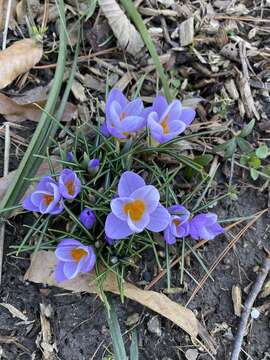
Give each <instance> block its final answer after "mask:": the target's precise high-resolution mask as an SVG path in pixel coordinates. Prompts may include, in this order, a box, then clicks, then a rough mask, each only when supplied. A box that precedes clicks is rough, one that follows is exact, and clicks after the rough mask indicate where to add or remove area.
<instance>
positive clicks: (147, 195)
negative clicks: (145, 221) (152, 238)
mask: <svg viewBox="0 0 270 360" xmlns="http://www.w3.org/2000/svg"><path fill="white" fill-rule="evenodd" d="M130 197H131V198H132V199H134V200H142V201H143V203H144V205H145V211H146V212H148V213H149V214H151V213H152V212H153V211H155V210H156V208H157V206H158V204H159V199H160V195H159V192H158V190H157V189H156V188H155V187H154V186H152V185H146V186H143V187H141V188H139V189H137V190H135V191H134V192H133V193H132V194H131V195H130Z"/></svg>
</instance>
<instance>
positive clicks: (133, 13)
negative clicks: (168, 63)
mask: <svg viewBox="0 0 270 360" xmlns="http://www.w3.org/2000/svg"><path fill="white" fill-rule="evenodd" d="M121 3H122V4H123V6H124V8H125V10H126V11H127V13H128V15H129V16H130V18H131V19H132V21H133V22H134V24H135V25H136V27H137V28H138V30H139V32H140V33H141V36H142V39H143V41H144V43H145V45H146V46H147V48H148V50H149V52H150V55H151V56H152V59H153V61H154V64H155V66H156V69H157V72H158V74H159V76H160V79H161V82H162V86H163V90H164V95H165V96H166V98H167V100H168V102H170V101H171V100H172V97H171V94H170V89H169V85H168V79H167V76H166V74H165V72H164V69H163V67H162V65H161V63H160V60H159V57H158V53H157V50H156V48H155V45H154V43H153V41H152V39H151V36H150V35H149V33H148V30H147V28H146V26H145V24H144V22H143V19H142V17H141V15H140V14H139V12H138V10H137V9H136V7H135V5H134V4H133V2H132V1H131V0H121Z"/></svg>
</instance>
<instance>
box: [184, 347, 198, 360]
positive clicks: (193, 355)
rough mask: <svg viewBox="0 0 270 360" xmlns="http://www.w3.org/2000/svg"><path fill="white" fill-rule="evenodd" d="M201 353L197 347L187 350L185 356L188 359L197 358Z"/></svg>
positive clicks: (194, 359)
mask: <svg viewBox="0 0 270 360" xmlns="http://www.w3.org/2000/svg"><path fill="white" fill-rule="evenodd" d="M198 355H199V351H198V350H197V349H188V350H187V351H186V352H185V357H186V359H187V360H196V359H197V357H198Z"/></svg>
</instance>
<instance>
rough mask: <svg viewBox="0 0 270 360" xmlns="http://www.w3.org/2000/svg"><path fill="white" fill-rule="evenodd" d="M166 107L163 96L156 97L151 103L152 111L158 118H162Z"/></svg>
mask: <svg viewBox="0 0 270 360" xmlns="http://www.w3.org/2000/svg"><path fill="white" fill-rule="evenodd" d="M167 107H168V103H167V100H166V99H165V97H164V96H161V95H159V96H157V97H156V98H155V100H154V102H153V106H152V111H155V112H157V113H158V116H159V118H160V117H161V116H162V114H163V113H164V112H165V110H166V109H167Z"/></svg>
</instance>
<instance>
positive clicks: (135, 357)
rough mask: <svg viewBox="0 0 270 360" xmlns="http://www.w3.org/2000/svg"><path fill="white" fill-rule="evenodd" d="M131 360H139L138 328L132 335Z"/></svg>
mask: <svg viewBox="0 0 270 360" xmlns="http://www.w3.org/2000/svg"><path fill="white" fill-rule="evenodd" d="M130 360H139V349H138V336H137V331H136V329H134V330H133V331H132V335H131V345H130Z"/></svg>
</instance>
